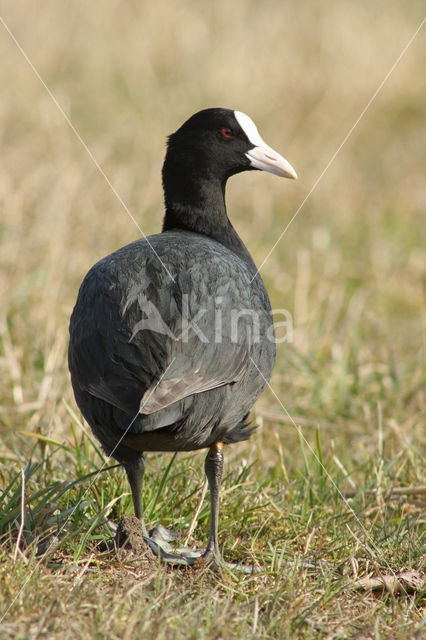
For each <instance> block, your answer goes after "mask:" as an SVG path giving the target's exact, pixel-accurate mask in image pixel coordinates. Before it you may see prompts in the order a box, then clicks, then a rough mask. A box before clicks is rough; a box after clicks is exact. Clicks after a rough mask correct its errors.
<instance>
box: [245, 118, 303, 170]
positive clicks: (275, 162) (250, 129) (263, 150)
mask: <svg viewBox="0 0 426 640" xmlns="http://www.w3.org/2000/svg"><path fill="white" fill-rule="evenodd" d="M234 115H235V118H236V120H237V122H238V124H239V125H240V127H241V129H242V130H243V131H244V133H245V134H246V136H247V138H248V139H249V140H250V142H251V143H252V145H253V149H250V150H249V151H247V153H246V156H247V158H248V159H249V160H250V164H251V166H252V167H253V169H260V170H261V171H269V173H275V175H277V176H281V177H282V178H292V179H293V180H296V179H297V173H296V172H295V170H294V169H293V167H292V166H291V164H290V163H289V162H287V160H286V159H285V158H283V157H282V156H280V154H279V153H277V152H276V151H274V150H273V149H272V148H271V147H270V146H269V145H267V144H266V142H264V141H263V140H262V138H261V137H260V134H259V132H258V130H257V127H256V125H255V124H254V122H253V120H252V119H251V118H250V117H249V116H248V115H246V114H245V113H242V112H241V111H234Z"/></svg>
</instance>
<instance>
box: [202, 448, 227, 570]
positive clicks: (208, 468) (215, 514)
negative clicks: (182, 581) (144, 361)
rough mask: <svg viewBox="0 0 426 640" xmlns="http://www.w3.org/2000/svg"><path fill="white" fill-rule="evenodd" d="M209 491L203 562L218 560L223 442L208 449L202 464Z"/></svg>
mask: <svg viewBox="0 0 426 640" xmlns="http://www.w3.org/2000/svg"><path fill="white" fill-rule="evenodd" d="M204 469H205V472H206V476H207V481H208V483H209V489H210V509H211V511H210V533H209V540H208V542H207V547H206V550H205V552H204V553H203V556H202V557H203V558H204V559H205V560H211V559H212V558H213V557H214V556H216V557H217V558H220V557H221V556H220V551H219V544H218V540H217V532H218V520H219V490H220V484H221V481H222V472H223V442H215V443H214V444H212V446H211V447H210V449H209V452H208V454H207V457H206V461H205V463H204Z"/></svg>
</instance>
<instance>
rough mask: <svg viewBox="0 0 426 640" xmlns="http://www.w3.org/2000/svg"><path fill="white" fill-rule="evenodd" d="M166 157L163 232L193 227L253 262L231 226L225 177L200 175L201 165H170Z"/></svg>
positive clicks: (192, 229) (197, 231)
mask: <svg viewBox="0 0 426 640" xmlns="http://www.w3.org/2000/svg"><path fill="white" fill-rule="evenodd" d="M170 164H171V163H170V160H169V162H168V166H167V170H166V165H167V159H166V163H165V166H164V169H163V186H164V200H165V207H166V213H165V216H164V221H163V229H162V230H163V232H164V231H172V230H181V231H192V232H193V233H200V234H202V235H206V236H208V237H210V238H213V239H214V240H217V242H220V243H221V244H223V245H224V246H225V247H228V249H230V250H231V251H233V252H234V253H236V254H237V255H239V256H240V257H241V258H243V259H244V260H245V261H246V262H249V263H250V264H251V265H253V266H254V263H253V260H252V258H251V256H250V254H249V252H248V251H247V249H246V247H245V245H244V243H243V241H242V240H241V238H240V237H239V235H238V233H237V232H236V231H235V229H234V227H233V226H232V224H231V222H230V220H229V218H228V215H227V213H226V204H225V187H226V179H224V180H223V181H219V180H218V179H214V178H213V177H211V176H208V175H203V174H202V172H200V167H199V166H198V167H197V171H194V172H192V171H190V170H189V169H188V167H186V170H182V167H179V166H176V165H175V166H173V167H171V166H170Z"/></svg>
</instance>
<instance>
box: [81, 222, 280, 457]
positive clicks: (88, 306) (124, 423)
mask: <svg viewBox="0 0 426 640" xmlns="http://www.w3.org/2000/svg"><path fill="white" fill-rule="evenodd" d="M274 361H275V344H274V336H273V327H272V316H271V311H270V304H269V299H268V296H267V293H266V290H265V288H264V285H263V282H262V280H261V278H260V276H259V274H257V275H256V271H255V269H254V267H253V265H252V263H248V262H247V261H244V260H243V259H242V258H240V257H239V256H237V255H236V254H235V253H233V252H232V251H231V250H229V249H228V248H226V247H224V246H223V245H221V244H220V243H218V242H216V241H215V240H212V239H210V238H208V237H205V236H202V235H200V234H196V233H191V232H182V231H176V232H174V231H173V232H166V233H162V234H158V235H155V236H150V237H149V238H145V239H141V240H138V241H136V242H133V243H132V244H130V245H127V246H126V247H123V248H122V249H120V250H118V251H116V252H115V253H113V254H111V255H110V256H107V257H106V258H104V259H103V260H101V261H100V262H98V263H97V264H96V265H95V266H94V267H93V268H92V269H91V270H90V271H89V273H88V274H87V276H86V278H85V279H84V281H83V283H82V285H81V288H80V292H79V295H78V299H77V303H76V305H75V308H74V311H73V314H72V317H71V322H70V345H69V367H70V372H71V379H72V383H73V387H74V392H75V395H76V399H77V402H78V404H79V407H80V409H81V411H82V413H83V415H84V416H85V418H86V419H87V421H88V422H89V424H90V425H91V427H92V429H93V431H94V433H95V435H97V437H98V438H99V439H100V441H101V442H102V444H103V445H104V448H105V449H106V450H107V453H111V450H112V447H113V446H116V444H117V438H118V437H121V436H122V435H123V434H126V435H125V436H124V438H123V440H122V442H121V443H120V446H121V447H122V450H123V452H125V451H127V449H129V450H135V451H144V450H146V451H149V450H157V451H167V450H169V451H172V450H193V449H197V448H202V447H206V446H209V445H210V444H211V443H212V442H216V441H219V440H220V441H224V442H233V441H237V440H242V439H246V438H247V437H248V436H249V434H250V429H249V428H248V427H247V424H246V417H247V413H248V412H249V410H250V408H251V407H252V405H253V404H254V402H255V401H256V399H257V398H258V396H259V395H260V393H261V392H262V391H263V389H264V388H265V386H266V384H267V381H268V380H269V378H270V375H271V372H272V368H273V365H274ZM114 455H115V454H114ZM123 456H124V453H123V455H122V457H123ZM115 457H117V456H116V455H115Z"/></svg>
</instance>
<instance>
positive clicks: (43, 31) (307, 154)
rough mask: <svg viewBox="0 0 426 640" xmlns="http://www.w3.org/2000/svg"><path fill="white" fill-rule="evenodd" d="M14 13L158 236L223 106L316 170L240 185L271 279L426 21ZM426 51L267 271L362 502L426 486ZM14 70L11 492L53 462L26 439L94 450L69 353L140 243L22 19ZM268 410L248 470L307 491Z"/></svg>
mask: <svg viewBox="0 0 426 640" xmlns="http://www.w3.org/2000/svg"><path fill="white" fill-rule="evenodd" d="M2 18H3V20H4V22H5V24H6V25H7V26H8V28H9V29H10V30H11V32H12V33H13V35H14V37H15V38H16V40H17V42H18V43H19V45H20V46H21V47H22V49H23V50H24V52H25V54H26V56H28V59H29V60H30V61H31V64H32V65H34V67H35V69H36V70H37V72H38V73H39V74H40V76H41V77H42V79H43V81H44V82H45V83H46V85H47V87H48V88H49V90H50V91H51V92H52V94H53V95H54V96H55V98H56V100H57V101H58V103H59V104H60V105H61V107H62V109H63V110H64V112H65V113H66V114H67V117H68V118H69V119H70V121H71V122H72V124H73V126H74V127H75V129H76V130H77V131H78V134H79V135H80V136H81V138H82V140H83V141H84V142H85V144H86V145H87V146H88V148H89V149H90V151H91V153H92V154H93V156H94V157H95V158H96V160H97V162H98V163H99V165H100V166H101V167H102V169H103V171H104V172H105V174H106V176H107V177H108V179H109V180H110V181H111V183H112V185H113V186H114V188H115V189H116V191H117V192H118V194H119V196H120V198H121V199H122V200H123V202H124V203H125V205H126V206H127V207H128V209H129V211H130V212H131V213H132V215H133V216H134V218H135V219H136V220H137V221H138V223H139V225H140V226H141V228H142V229H143V231H144V233H145V234H146V235H148V234H151V233H155V232H157V231H159V229H160V225H161V220H162V212H163V207H162V188H161V179H160V171H161V166H162V161H163V156H164V151H165V143H166V136H167V135H168V134H169V133H171V132H173V131H174V130H176V129H177V128H178V127H179V126H180V124H181V123H182V122H183V121H184V120H185V119H186V118H187V117H188V116H190V115H191V114H192V113H194V112H196V111H197V110H199V109H202V108H205V107H211V106H224V107H230V108H235V109H239V110H241V111H244V112H246V113H247V114H249V115H250V116H251V117H252V118H253V119H254V121H255V122H256V124H257V125H258V128H259V131H260V133H261V135H262V137H263V138H264V139H265V141H266V142H268V143H269V144H270V145H271V146H273V147H274V148H275V149H276V150H277V151H280V152H281V153H282V154H283V155H284V156H285V157H286V158H287V159H288V160H289V162H291V164H292V165H293V166H294V167H295V169H296V171H297V172H298V174H299V180H298V181H297V182H295V183H293V182H287V181H283V180H278V179H277V178H276V177H274V176H271V175H266V174H260V173H248V174H242V175H239V176H237V177H235V178H233V179H232V180H231V181H230V183H229V186H228V199H227V202H228V212H229V215H230V218H231V219H232V222H233V224H234V225H235V227H236V228H237V230H238V231H239V233H240V235H241V236H242V237H243V239H244V241H245V243H246V244H247V246H248V247H249V249H250V251H251V253H252V255H253V257H254V260H255V262H256V263H257V264H260V263H262V261H263V260H264V258H265V256H266V255H267V254H268V252H269V251H270V249H271V247H272V246H273V244H274V243H275V241H276V240H277V238H278V237H279V235H280V234H281V232H282V231H283V230H284V228H285V227H286V225H287V224H288V223H289V221H290V220H291V218H292V216H293V215H294V213H295V212H296V211H297V209H298V208H299V206H300V204H301V203H302V202H303V200H304V199H305V197H306V195H307V194H308V193H309V191H310V189H311V187H312V186H313V185H314V183H315V181H316V180H317V179H318V178H319V176H320V175H321V173H322V172H323V170H324V168H325V167H326V165H327V163H328V162H329V160H330V159H331V158H332V156H333V154H334V153H335V152H336V151H337V149H338V148H339V146H340V144H341V143H342V142H343V140H344V138H345V136H346V135H347V133H348V132H349V131H350V129H351V128H352V126H353V125H354V124H355V122H356V121H357V119H358V117H359V116H360V114H361V112H362V111H363V109H364V107H365V106H366V104H367V103H368V101H369V100H370V98H371V96H372V95H373V93H374V92H375V91H376V89H377V88H378V86H379V85H380V83H381V82H382V81H383V79H384V78H385V76H386V74H387V73H388V72H389V70H390V69H391V67H392V65H393V64H394V62H395V61H396V59H397V57H398V56H399V54H400V53H401V52H402V50H403V48H404V47H405V46H406V44H407V43H408V41H409V40H410V38H411V37H412V36H413V34H414V33H415V31H416V29H417V28H418V27H419V25H420V24H421V21H422V20H423V18H424V3H423V2H420V1H417V0H413V1H411V2H409V3H407V2H403V1H402V0H389V1H386V2H385V1H378V2H374V3H371V2H366V1H365V2H357V3H354V2H349V1H343V2H337V1H336V0H327V1H326V2H322V3H317V2H314V1H313V0H304V1H302V2H298V3H296V2H283V1H280V0H265V1H264V2H255V1H254V0H234V1H233V2H225V1H224V0H218V1H217V2H211V3H210V2H209V3H208V2H196V1H192V2H191V1H185V2H177V1H173V0H157V1H156V2H155V3H148V2H136V1H133V2H123V1H119V0H116V1H113V0H111V1H109V2H103V3H87V2H83V1H82V0H78V1H75V2H72V3H65V2H57V1H53V0H43V1H41V2H40V1H37V2H35V0H29V1H28V2H25V3H16V2H12V1H9V0H4V1H3V2H2ZM424 45H425V29H424V28H423V29H421V30H420V32H419V34H418V35H417V37H416V38H415V39H414V41H413V43H412V44H411V46H410V47H409V48H408V49H407V51H406V53H405V54H404V56H403V57H402V59H401V61H400V62H399V64H398V65H397V66H396V68H395V70H394V71H393V73H392V74H391V75H390V77H389V78H388V80H387V82H386V83H385V84H384V86H383V88H382V89H381V91H380V92H379V93H378V95H377V97H376V98H375V100H374V101H373V103H372V104H371V106H370V107H369V109H368V110H367V111H366V113H365V115H364V116H363V117H362V118H361V120H360V121H359V123H358V124H357V126H356V127H355V129H354V131H353V133H352V135H351V136H350V137H349V139H348V140H347V142H346V143H345V144H344V145H343V147H342V148H341V150H340V151H339V153H338V155H337V156H336V158H335V159H334V161H333V162H332V164H331V166H330V167H329V168H328V170H327V171H326V172H325V174H324V176H323V177H322V179H321V181H320V182H319V184H318V186H316V188H315V189H314V190H313V192H312V194H311V195H310V196H309V198H308V199H307V201H306V203H305V204H304V205H303V207H302V209H301V210H300V212H299V213H298V215H297V216H296V218H295V219H294V221H293V222H292V224H291V226H290V227H289V228H288V230H287V231H286V233H285V234H284V236H283V237H282V239H281V241H280V242H279V244H278V245H277V246H276V248H275V250H274V251H273V253H272V254H271V256H270V257H269V258H268V260H267V261H266V263H265V264H264V266H263V267H262V271H261V273H262V276H263V277H264V279H265V282H266V284H267V287H268V290H269V291H270V295H271V301H272V305H273V307H275V308H286V309H288V310H289V311H290V312H291V314H292V317H293V321H294V341H293V342H292V343H291V344H289V343H284V344H281V345H280V346H279V349H278V361H277V366H276V369H275V372H274V376H273V378H272V381H271V383H272V387H273V389H274V391H275V393H276V394H277V396H278V397H279V398H280V400H281V402H282V403H283V404H284V405H285V407H286V409H287V410H288V412H289V413H290V415H291V416H292V418H293V419H294V420H295V422H296V423H297V424H298V425H300V426H301V428H302V431H303V433H304V436H305V437H306V439H307V440H308V441H309V442H310V443H311V444H312V446H314V447H316V446H317V445H316V443H315V429H316V428H317V427H319V430H320V434H321V441H322V447H323V454H324V456H325V457H327V456H328V457H329V458H330V460H335V461H336V460H337V462H338V464H339V465H340V466H339V469H340V471H341V470H342V469H343V470H346V471H347V472H348V474H349V475H350V478H351V482H349V484H344V483H343V485H342V486H343V488H344V487H349V488H350V487H352V488H353V487H354V486H364V487H365V486H367V485H368V483H369V482H370V480H371V483H372V484H371V486H376V485H375V484H374V483H375V482H376V481H377V486H378V485H380V483H382V482H383V483H384V486H385V485H386V482H388V483H389V484H392V483H393V484H394V483H397V484H398V483H401V484H406V485H418V484H421V483H422V482H424V476H422V474H423V473H424V467H423V466H422V464H421V461H422V458H423V456H424V452H425V449H424V446H425V416H426V398H425V383H426V372H425V367H424V356H425V346H426V340H425V329H426V314H425V291H426V252H425V247H426V224H425V208H426V207H425V205H426V183H425V168H426V157H425V155H426V151H425V150H426V128H425V115H426V101H425V81H424V69H425V68H426V53H425V52H426V49H425V46H424ZM0 55H1V59H2V64H1V66H0V84H1V87H2V99H1V101H0V145H1V154H0V434H1V440H2V442H1V444H0V456H1V458H2V460H3V470H2V471H0V480H1V479H2V484H4V486H6V484H7V481H8V478H9V476H8V474H10V473H11V472H12V471H13V472H15V471H19V469H20V468H21V467H22V466H25V464H26V461H27V460H28V458H29V457H30V456H31V455H33V456H34V455H35V454H34V445H35V441H34V439H32V438H28V437H22V436H19V433H20V432H22V431H24V432H33V433H37V434H41V435H42V436H43V437H46V438H52V439H53V440H55V441H57V442H61V443H65V444H66V445H67V446H68V444H69V443H70V442H72V441H73V440H72V438H73V436H72V427H73V425H74V427H75V420H74V419H73V417H72V415H71V411H70V410H69V408H68V407H73V408H74V410H75V405H74V402H73V397H72V392H71V387H70V384H69V379H68V371H67V365H66V349H67V340H68V319H69V316H70V313H71V310H72V307H73V304H74V301H75V298H76V294H77V290H78V286H79V284H80V282H81V280H82V277H83V276H84V275H85V273H86V272H87V270H88V269H89V268H90V266H91V265H92V264H93V263H94V262H96V261H97V260H98V259H99V258H101V257H103V256H104V255H106V254H107V253H109V252H111V251H113V250H114V249H116V248H118V247H120V246H122V245H124V244H126V243H128V242H130V241H132V240H134V239H136V238H138V237H139V235H140V234H139V231H138V229H137V227H136V226H135V224H134V223H133V222H132V220H131V219H130V217H129V216H128V214H127V213H126V211H125V209H124V208H123V206H122V204H121V203H120V202H119V200H118V199H117V197H116V196H115V195H114V193H113V191H112V190H111V188H110V186H109V185H108V184H107V182H106V181H105V179H104V178H103V176H102V175H101V173H100V172H99V171H98V170H97V168H96V166H95V165H94V163H93V161H92V160H91V158H90V157H89V155H88V154H87V152H86V151H85V149H84V148H83V146H82V144H81V143H80V142H79V140H78V139H77V137H76V135H75V133H74V132H73V131H72V130H71V128H70V127H69V125H68V124H67V122H66V120H65V118H64V116H63V115H62V114H61V112H60V110H59V109H58V107H57V105H55V103H54V101H53V100H52V98H51V97H50V96H49V95H48V93H47V92H46V90H45V88H44V87H43V84H42V83H41V82H40V80H39V78H37V76H36V74H35V72H34V70H33V69H32V68H31V67H30V65H29V64H28V62H27V61H26V60H25V57H24V56H23V54H22V51H20V50H19V47H18V46H17V44H16V43H15V42H14V41H13V39H12V38H11V36H10V35H9V34H8V32H7V30H6V28H5V26H4V24H3V25H0ZM255 413H256V416H255V417H256V420H257V423H258V424H259V425H260V428H259V430H258V431H257V434H256V436H255V437H254V438H253V439H252V440H251V441H250V442H249V443H245V444H242V445H239V446H237V447H234V448H232V449H230V450H229V454H228V459H229V460H231V462H230V463H229V467H230V468H232V464H234V465H236V464H237V461H241V460H243V461H244V460H247V461H249V462H250V463H254V468H253V470H252V473H253V475H254V476H256V473H257V474H261V473H265V472H268V470H270V471H271V478H275V482H276V483H277V482H279V481H278V480H277V477H278V476H277V475H275V476H274V474H277V473H278V472H277V471H276V469H281V468H282V467H283V465H284V468H285V473H286V474H287V473H288V474H289V478H290V480H291V478H292V474H294V473H296V472H297V470H298V469H300V468H301V467H302V466H303V464H304V452H303V450H302V447H301V446H300V444H299V438H298V434H297V432H296V430H295V428H294V426H293V425H292V424H291V420H290V419H289V418H288V416H286V414H285V413H284V412H282V410H281V408H280V406H279V403H278V402H277V400H276V398H275V397H274V395H273V394H272V393H270V392H267V393H265V394H264V396H263V397H262V399H261V400H260V401H259V403H258V405H257V408H256V412H255ZM73 420H74V422H73ZM43 446H47V447H49V445H46V443H45V444H44V445H43ZM279 450H282V456H283V457H280V454H279ZM43 455H44V454H43ZM197 455H198V454H196V456H195V460H193V465H198V464H199V466H200V467H201V460H202V457H197ZM376 455H378V456H379V458H380V459H381V460H382V461H383V460H388V461H392V464H390V466H389V473H388V477H387V480H386V479H384V478H383V465H382V467H380V464H379V463H378V466H377V467H376V466H374V465H373V466H374V471H373V470H372V471H371V477H370V476H369V475H368V474H367V475H368V478H367V475H366V474H365V468H366V466H365V465H367V466H368V464H369V460H370V461H371V460H372V459H373V458H374V456H376ZM333 456H334V458H333ZM379 458H377V460H378V459H379ZM55 461H56V462H55V463H52V465H53V466H52V469H51V476H49V478H50V481H52V480H53V479H57V478H58V477H59V476H60V475H61V474H62V476H61V478H62V479H63V478H64V477H66V478H67V479H72V478H73V477H74V474H75V473H76V468H75V467H73V466H72V464H70V462H69V461H68V462H67V463H65V462H64V463H62V462H61V454H60V453H59V454H57V455H56V457H55ZM396 461H398V462H396ZM419 461H420V462H419ZM305 462H306V461H305ZM158 464H167V460H166V461H165V462H161V461H160V462H158ZM77 466H78V465H77ZM154 468H155V461H154ZM336 468H337V467H336ZM377 469H379V470H380V469H381V471H380V474H382V475H380V474H379V475H380V477H378V476H377V473H376V472H377ZM11 470H12V471H11ZM256 470H257V471H256ZM200 473H201V472H200ZM385 475H386V474H385ZM422 478H423V479H422ZM287 479H288V478H287ZM152 482H153V483H155V477H154V478H153V479H152ZM124 488H125V484H124V483H123V485H122V490H123V489H124ZM174 516H176V514H172V515H171V519H172V521H173V517H174ZM157 637H160V636H157ZM229 637H230V636H229Z"/></svg>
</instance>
